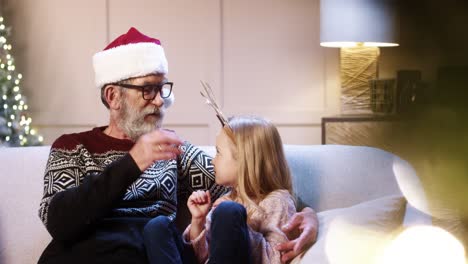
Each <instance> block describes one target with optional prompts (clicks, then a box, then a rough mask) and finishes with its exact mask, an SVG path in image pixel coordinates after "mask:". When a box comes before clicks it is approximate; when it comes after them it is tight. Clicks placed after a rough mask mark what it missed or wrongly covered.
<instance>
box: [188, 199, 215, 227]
mask: <svg viewBox="0 0 468 264" xmlns="http://www.w3.org/2000/svg"><path fill="white" fill-rule="evenodd" d="M210 205H211V196H210V191H195V192H193V193H192V195H190V197H189V198H188V201H187V207H188V208H189V210H190V213H191V214H192V222H193V220H204V219H205V217H206V215H207V214H208V212H209V211H210Z"/></svg>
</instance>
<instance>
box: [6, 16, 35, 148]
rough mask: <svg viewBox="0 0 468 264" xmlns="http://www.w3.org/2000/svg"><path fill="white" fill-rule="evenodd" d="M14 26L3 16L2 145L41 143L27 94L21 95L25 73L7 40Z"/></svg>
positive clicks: (32, 144)
mask: <svg viewBox="0 0 468 264" xmlns="http://www.w3.org/2000/svg"><path fill="white" fill-rule="evenodd" d="M10 31H11V29H10V28H8V27H6V26H5V24H4V23H3V17H1V16H0V147H16V146H37V145H41V143H42V141H43V138H42V136H40V135H38V134H37V132H36V130H35V129H33V128H31V122H32V119H31V117H29V116H28V114H27V110H28V105H27V104H26V98H24V96H23V95H21V92H20V90H21V89H20V83H21V78H22V77H23V76H22V75H21V73H18V72H16V71H15V64H14V59H13V56H12V55H11V54H10V53H11V44H9V42H8V41H7V37H8V36H9V35H10Z"/></svg>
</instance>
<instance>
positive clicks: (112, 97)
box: [104, 85, 122, 110]
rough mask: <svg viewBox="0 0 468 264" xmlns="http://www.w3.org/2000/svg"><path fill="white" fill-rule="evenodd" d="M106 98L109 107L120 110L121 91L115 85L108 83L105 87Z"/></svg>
mask: <svg viewBox="0 0 468 264" xmlns="http://www.w3.org/2000/svg"><path fill="white" fill-rule="evenodd" d="M104 98H105V99H106V102H107V104H109V109H112V110H119V109H120V101H121V100H122V93H121V91H120V90H119V89H118V88H117V87H116V86H114V85H108V86H106V88H104Z"/></svg>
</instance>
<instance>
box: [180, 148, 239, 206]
mask: <svg viewBox="0 0 468 264" xmlns="http://www.w3.org/2000/svg"><path fill="white" fill-rule="evenodd" d="M182 148H183V153H182V155H180V156H179V162H178V164H179V168H178V169H179V179H178V187H179V190H178V192H177V193H178V195H181V196H183V198H184V199H186V198H188V197H189V196H190V194H192V192H193V191H196V190H209V191H210V193H211V199H212V201H215V200H216V199H218V198H219V197H220V196H222V195H224V194H226V193H227V192H229V191H230V189H229V188H227V187H224V186H221V185H218V184H216V182H215V174H214V169H213V164H212V163H211V160H212V159H213V158H212V157H211V156H209V155H208V154H207V153H205V152H204V151H203V150H201V149H200V148H198V147H196V146H194V145H192V144H190V143H189V142H184V144H183V146H182ZM181 200H182V199H181Z"/></svg>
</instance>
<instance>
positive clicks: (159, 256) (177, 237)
mask: <svg viewBox="0 0 468 264" xmlns="http://www.w3.org/2000/svg"><path fill="white" fill-rule="evenodd" d="M143 239H144V241H145V248H146V255H147V257H148V263H150V264H171V263H177V264H179V263H196V258H195V255H194V253H193V249H192V247H191V246H189V245H185V244H184V243H183V241H182V235H181V234H180V232H179V230H178V229H177V227H175V225H174V223H173V222H172V221H170V220H169V218H168V217H166V216H157V217H155V218H153V219H151V220H150V221H149V222H148V223H147V224H146V225H145V228H144V229H143Z"/></svg>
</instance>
